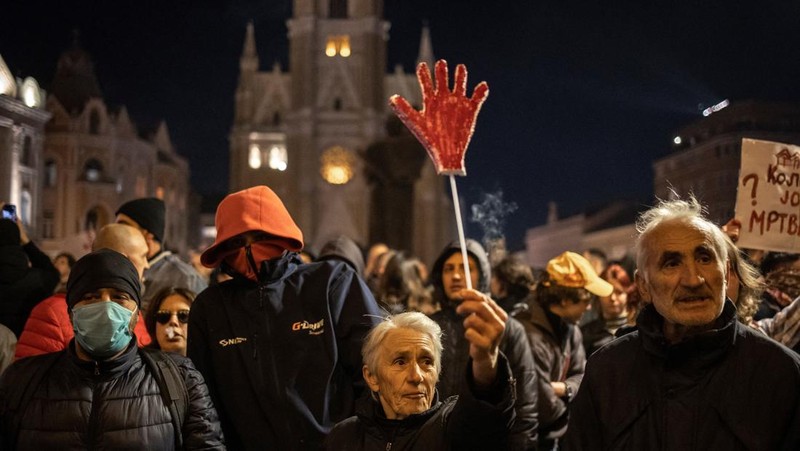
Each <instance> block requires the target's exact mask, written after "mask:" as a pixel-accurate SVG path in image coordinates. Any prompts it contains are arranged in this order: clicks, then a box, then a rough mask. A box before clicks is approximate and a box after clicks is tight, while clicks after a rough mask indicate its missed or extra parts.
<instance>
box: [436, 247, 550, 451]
mask: <svg viewBox="0 0 800 451" xmlns="http://www.w3.org/2000/svg"><path fill="white" fill-rule="evenodd" d="M467 249H468V253H469V255H471V256H472V257H473V258H475V259H476V260H477V261H478V262H479V266H480V282H479V286H478V287H475V289H477V290H479V291H484V292H485V291H486V290H488V289H489V273H488V271H490V269H489V268H490V267H489V260H488V258H487V255H486V252H485V251H484V250H483V248H482V247H480V245H478V243H477V242H475V241H472V240H468V241H467ZM455 252H460V247H459V244H458V242H455V243H452V244H451V245H449V246H448V247H447V248H445V250H444V252H442V254H441V255H440V256H439V258H438V259H437V260H436V263H434V266H433V267H432V268H431V283H432V285H433V286H434V290H435V292H436V293H439V296H444V287H443V282H442V268H443V266H444V262H445V260H447V258H449V257H450V255H452V254H453V253H455ZM455 308H456V304H455V303H454V302H453V301H450V300H447V299H445V300H444V301H443V302H442V310H440V311H438V312H436V313H434V314H433V315H431V319H433V320H434V321H436V323H437V324H439V326H440V327H441V328H442V333H443V339H442V342H443V343H442V344H443V345H444V349H443V351H442V374H441V377H440V379H439V385H438V388H439V392H440V393H441V395H442V396H443V397H449V396H452V395H462V394H464V393H465V392H466V391H467V386H466V381H465V379H464V377H463V374H462V372H461V369H462V368H464V366H465V365H466V364H467V361H468V360H469V341H467V339H466V338H465V337H464V333H465V329H464V318H463V317H461V316H459V315H458V314H457V313H456V311H455ZM500 351H501V352H502V353H503V354H505V355H506V357H508V362H509V364H510V365H511V372H512V373H513V375H514V377H515V378H516V381H517V382H516V384H517V399H516V403H515V405H514V409H515V410H516V421H515V422H514V428H513V429H512V437H511V440H510V448H511V449H514V450H518V449H533V448H534V447H535V446H536V443H537V430H538V427H539V422H538V407H537V399H538V391H539V390H538V388H537V379H536V368H535V364H534V361H533V355H532V354H531V348H530V345H529V344H528V340H527V337H526V335H525V329H524V328H523V327H522V325H521V324H520V323H519V322H518V321H516V320H514V319H513V318H509V319H508V321H507V322H506V330H505V333H504V334H503V339H502V341H501V342H500Z"/></svg>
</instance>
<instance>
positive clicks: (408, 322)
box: [361, 312, 442, 375]
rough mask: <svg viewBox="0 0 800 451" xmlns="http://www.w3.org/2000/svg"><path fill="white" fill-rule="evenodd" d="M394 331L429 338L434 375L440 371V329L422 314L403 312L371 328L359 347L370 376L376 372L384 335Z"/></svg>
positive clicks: (388, 317)
mask: <svg viewBox="0 0 800 451" xmlns="http://www.w3.org/2000/svg"><path fill="white" fill-rule="evenodd" d="M394 329H411V330H415V331H417V332H420V333H422V334H425V335H427V336H428V337H430V339H431V342H433V359H434V367H435V368H436V374H437V375H438V374H439V373H441V371H442V328H441V327H439V325H438V324H436V322H435V321H433V320H432V319H430V318H428V317H427V316H426V315H425V314H424V313H420V312H405V313H398V314H396V315H389V316H387V317H386V318H384V319H383V321H381V322H380V323H378V325H377V326H375V327H373V328H372V330H371V331H369V334H367V336H366V338H364V345H363V346H362V347H361V357H362V359H363V360H364V364H365V365H366V366H367V369H368V370H369V372H370V373H372V374H377V372H378V360H379V358H380V352H379V349H380V345H381V343H382V342H383V340H384V338H386V334H388V333H389V331H390V330H394Z"/></svg>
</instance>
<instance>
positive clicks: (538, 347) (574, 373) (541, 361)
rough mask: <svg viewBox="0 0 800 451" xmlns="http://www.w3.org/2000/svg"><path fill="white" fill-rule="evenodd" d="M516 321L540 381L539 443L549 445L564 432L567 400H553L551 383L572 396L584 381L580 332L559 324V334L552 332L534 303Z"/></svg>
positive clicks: (550, 326) (566, 418)
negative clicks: (561, 384) (563, 387)
mask: <svg viewBox="0 0 800 451" xmlns="http://www.w3.org/2000/svg"><path fill="white" fill-rule="evenodd" d="M516 318H517V319H518V320H519V321H520V322H521V323H522V324H523V325H524V326H525V331H526V333H527V334H528V340H529V342H530V345H531V349H532V350H533V358H534V360H535V361H536V372H537V373H536V375H537V376H538V378H539V385H538V387H539V390H540V393H539V440H540V442H542V443H543V444H552V442H553V440H555V439H558V438H559V437H561V436H563V435H564V432H565V431H566V426H567V421H568V414H569V405H568V400H567V399H565V398H560V397H558V396H556V394H555V392H554V391H553V388H552V386H551V385H550V383H551V382H564V383H565V384H567V386H568V387H569V389H570V390H571V391H572V395H573V396H574V395H575V394H576V393H578V389H579V388H580V385H581V380H582V379H583V372H584V368H585V366H586V352H585V351H584V350H583V343H582V341H583V337H582V335H581V331H580V329H578V328H577V327H576V326H574V325H572V324H567V323H565V322H563V321H561V320H560V321H561V322H560V325H559V331H558V332H557V331H556V330H554V329H553V326H552V324H551V323H550V320H549V319H548V318H547V314H546V313H545V311H544V308H543V307H542V306H541V305H540V304H539V303H538V302H536V301H535V300H531V301H530V302H529V303H528V309H527V310H524V311H521V312H519V313H518V314H517V316H516Z"/></svg>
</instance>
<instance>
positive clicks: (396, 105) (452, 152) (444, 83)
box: [389, 60, 489, 175]
mask: <svg viewBox="0 0 800 451" xmlns="http://www.w3.org/2000/svg"><path fill="white" fill-rule="evenodd" d="M417 79H418V80H419V85H420V88H422V111H417V110H415V109H414V107H412V106H411V105H410V104H409V103H408V101H406V99H404V98H403V97H401V96H399V95H393V96H392V97H391V98H390V99H389V103H390V105H391V107H392V109H393V110H394V112H395V114H397V117H399V118H400V120H401V121H403V123H404V124H406V127H408V129H409V130H411V132H412V133H413V134H414V136H416V137H417V139H418V140H419V142H421V143H422V145H423V146H424V147H425V150H427V151H428V155H429V156H430V157H431V160H433V164H434V165H435V166H436V172H437V173H438V174H443V175H450V174H454V175H467V170H466V168H465V167H464V154H465V153H466V152H467V146H468V145H469V140H470V139H471V138H472V133H473V132H474V131H475V121H476V119H477V118H478V112H479V111H480V109H481V105H483V102H484V100H486V97H487V96H488V95H489V85H487V84H486V82H485V81H483V82H480V83H478V85H477V86H476V87H475V90H474V91H473V92H472V98H467V68H466V67H465V66H464V65H463V64H459V65H458V66H456V76H455V83H454V84H453V90H452V91H451V90H450V88H449V81H448V78H447V61H445V60H439V61H437V62H436V86H434V85H433V82H432V81H431V74H430V71H429V70H428V65H427V64H425V63H420V64H419V66H418V67H417Z"/></svg>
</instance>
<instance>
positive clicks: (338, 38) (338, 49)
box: [325, 34, 351, 58]
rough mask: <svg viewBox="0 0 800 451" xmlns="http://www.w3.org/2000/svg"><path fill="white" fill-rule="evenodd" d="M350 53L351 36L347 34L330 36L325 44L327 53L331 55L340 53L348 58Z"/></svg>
mask: <svg viewBox="0 0 800 451" xmlns="http://www.w3.org/2000/svg"><path fill="white" fill-rule="evenodd" d="M350 53H351V51H350V36H348V35H346V34H344V35H332V36H328V41H327V42H326V44H325V54H326V55H328V56H330V57H334V56H336V55H339V56H341V57H344V58H347V57H348V56H350Z"/></svg>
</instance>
